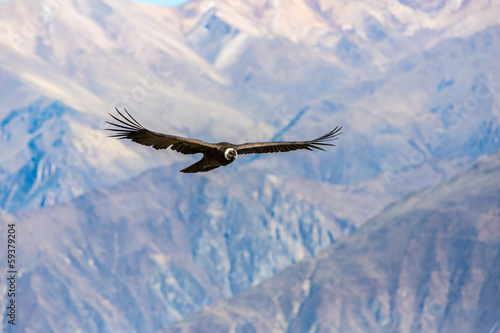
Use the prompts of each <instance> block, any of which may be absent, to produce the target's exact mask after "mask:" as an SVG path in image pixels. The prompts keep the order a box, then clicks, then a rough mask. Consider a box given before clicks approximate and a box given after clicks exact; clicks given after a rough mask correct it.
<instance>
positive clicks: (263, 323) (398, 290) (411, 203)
mask: <svg viewBox="0 0 500 333" xmlns="http://www.w3.org/2000/svg"><path fill="white" fill-rule="evenodd" d="M499 177H500V153H496V154H495V155H493V156H491V157H489V158H486V159H483V160H481V162H479V163H478V164H477V165H475V166H474V167H472V168H471V169H469V170H467V172H465V173H464V174H462V175H460V176H458V177H455V178H454V179H452V180H450V181H448V182H446V183H444V184H441V185H439V186H435V187H430V188H428V189H425V190H423V191H421V192H418V193H415V194H413V195H411V196H409V197H407V198H405V199H403V200H402V201H399V202H397V203H395V204H393V205H391V206H390V207H388V208H386V209H384V211H383V212H382V213H381V214H379V215H377V216H376V217H375V218H373V219H372V220H370V221H368V222H367V223H366V224H365V225H364V226H363V227H362V228H360V229H359V230H357V231H356V232H355V233H354V234H352V235H350V236H347V237H345V238H343V239H342V240H340V241H338V242H337V243H335V244H334V245H332V246H330V247H329V248H328V249H327V250H326V251H325V252H323V253H321V254H320V255H318V256H317V257H316V258H314V259H311V260H308V261H305V262H303V263H300V264H296V265H294V266H292V267H290V268H288V269H286V270H284V271H283V272H280V273H278V274H276V275H275V276H274V277H273V278H271V279H270V280H268V281H266V282H264V283H262V284H260V285H258V286H255V287H254V288H252V289H251V290H249V291H246V292H244V293H242V294H240V295H238V296H236V297H234V298H232V299H230V300H228V301H222V302H219V303H217V304H214V305H212V306H209V307H208V308H206V309H204V310H203V311H201V312H200V313H198V314H196V315H194V316H192V317H190V318H188V319H186V320H185V321H182V322H180V323H178V324H176V325H174V326H172V327H170V328H168V329H166V330H164V331H163V332H176V333H182V332H186V333H187V332H193V333H194V332H208V331H209V332H290V333H291V332H297V333H298V332H301V333H303V332H491V333H493V332H498V331H499V329H500V320H499V317H498V313H500V190H499V184H498V182H496V181H495V180H497V179H499Z"/></svg>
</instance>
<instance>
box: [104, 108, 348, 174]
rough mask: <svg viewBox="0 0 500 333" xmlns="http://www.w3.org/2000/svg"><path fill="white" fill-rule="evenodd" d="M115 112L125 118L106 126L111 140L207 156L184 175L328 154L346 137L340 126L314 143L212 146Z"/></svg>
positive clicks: (224, 144)
mask: <svg viewBox="0 0 500 333" xmlns="http://www.w3.org/2000/svg"><path fill="white" fill-rule="evenodd" d="M115 110H116V111H117V112H118V114H119V115H120V116H121V118H119V117H118V116H113V115H112V114H111V113H110V114H109V115H110V116H111V117H112V118H113V119H114V120H116V121H117V122H118V123H111V122H109V121H107V122H106V123H108V124H109V125H111V126H114V127H113V128H108V129H107V130H108V131H112V132H114V133H115V134H114V135H110V136H111V137H117V138H118V139H129V140H132V141H133V142H137V143H140V144H141V145H145V146H152V147H153V148H155V149H167V148H168V147H171V148H172V150H175V151H176V152H179V153H181V154H203V158H202V159H201V160H199V161H198V162H196V163H195V164H193V165H191V166H189V167H187V168H185V169H183V170H181V172H184V173H195V172H206V171H210V170H213V169H215V168H218V167H220V166H226V165H228V164H230V163H232V162H234V161H235V160H236V158H237V157H238V154H263V153H278V152H287V151H292V150H297V149H306V150H310V151H312V150H313V149H319V150H323V151H325V150H324V149H323V148H321V146H335V145H334V144H332V143H329V142H331V141H332V140H336V139H337V138H338V136H339V135H340V134H342V133H340V130H341V129H342V127H341V126H337V127H335V128H334V129H333V130H332V131H331V132H329V133H327V134H325V135H323V136H321V137H319V138H317V139H314V140H310V141H276V142H248V143H243V144H240V145H235V144H232V143H229V142H219V143H208V142H204V141H201V140H196V139H189V138H183V137H179V136H174V135H169V134H162V133H157V132H153V131H150V130H148V129H147V128H145V127H143V126H142V125H141V124H140V123H139V122H138V121H137V120H135V119H134V117H132V116H131V115H130V113H128V111H127V110H126V109H125V113H126V114H127V116H128V117H127V116H125V115H124V114H123V113H121V112H120V111H118V109H116V108H115Z"/></svg>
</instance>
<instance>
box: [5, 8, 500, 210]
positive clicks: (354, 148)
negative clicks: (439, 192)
mask: <svg viewBox="0 0 500 333" xmlns="http://www.w3.org/2000/svg"><path fill="white" fill-rule="evenodd" d="M433 4H434V2H429V3H427V2H424V1H422V2H418V4H409V3H406V2H392V1H382V2H379V3H376V4H375V3H374V2H371V1H359V2H357V3H356V4H348V3H344V2H342V1H338V2H334V3H331V2H329V1H302V0H300V1H299V0H294V1H291V0H290V1H288V2H273V3H270V2H260V1H250V2H245V3H244V4H243V3H234V1H217V2H211V1H201V0H200V1H192V2H190V3H188V4H186V5H184V6H181V7H177V8H166V7H165V8H157V7H154V6H149V5H144V4H136V3H128V2H122V1H117V0H93V1H91V2H85V3H82V2H73V1H64V2H61V1H56V2H54V3H53V4H41V3H39V2H38V1H32V0H25V1H6V2H2V4H1V7H0V32H2V33H0V50H1V52H0V54H1V57H2V58H1V61H0V73H1V75H0V87H1V89H0V91H1V92H0V94H2V95H1V98H0V118H2V119H3V121H6V120H8V119H10V118H12V117H14V115H16V114H22V113H24V112H26V111H24V110H26V109H27V108H28V109H31V110H32V111H31V113H32V114H34V115H35V116H34V119H37V118H36V117H37V116H36V114H44V112H45V111H44V109H45V105H59V107H60V108H63V109H64V110H74V111H76V112H77V113H81V114H82V115H81V116H79V117H73V118H72V120H71V121H70V122H69V123H67V124H68V125H67V126H66V127H65V130H64V132H65V135H66V137H67V138H66V139H65V140H63V142H64V143H65V144H64V145H62V146H61V147H60V149H61V151H63V154H59V155H58V156H52V157H51V158H50V159H49V158H48V159H47V161H46V162H45V165H46V166H47V168H48V169H50V170H54V172H52V173H49V174H48V176H47V177H46V178H45V179H35V180H33V186H32V185H31V184H26V186H24V187H22V188H19V187H18V188H15V185H14V183H15V181H13V179H22V178H29V177H30V174H35V175H36V174H39V173H37V170H38V169H39V167H38V164H37V163H35V162H34V161H37V159H38V157H37V156H39V155H40V154H43V153H44V151H41V152H40V151H38V150H36V149H33V144H31V146H30V142H33V140H35V141H36V140H42V141H44V142H50V141H51V140H52V139H51V138H50V136H51V133H52V132H51V128H50V127H49V126H50V125H49V123H43V122H42V124H41V125H40V126H39V128H38V130H37V131H34V132H29V131H28V132H26V131H25V129H24V128H23V127H22V126H21V127H20V128H19V129H16V130H18V131H19V135H22V136H24V137H25V139H24V140H20V141H13V139H11V136H9V135H6V134H5V133H9V131H10V132H11V131H12V129H8V128H2V135H1V140H0V148H1V150H2V151H7V150H8V151H9V154H10V155H12V156H17V158H16V159H15V160H13V161H11V160H8V159H4V160H2V163H1V165H0V188H2V191H4V195H3V199H2V203H1V208H2V209H3V210H5V211H6V212H14V211H17V210H20V209H21V210H22V209H32V208H35V207H40V206H43V205H47V204H54V203H57V202H63V201H66V200H68V199H70V198H71V197H74V196H75V195H78V194H81V193H84V192H86V191H89V190H91V189H93V188H96V187H102V186H106V185H111V184H115V183H117V182H118V181H121V180H125V179H129V178H130V177H133V176H136V175H137V174H139V173H140V172H143V171H145V170H146V169H148V168H151V167H158V166H160V165H164V166H165V165H170V164H172V163H175V162H177V161H180V160H181V157H180V156H177V155H176V154H157V153H156V152H154V151H152V150H148V149H145V148H143V147H136V146H135V145H128V144H126V143H125V144H123V143H121V142H115V141H111V140H109V139H106V138H105V137H104V135H103V133H102V128H103V127H105V125H104V120H105V119H106V118H107V113H108V112H110V111H112V110H113V108H114V107H115V106H118V107H127V108H128V109H129V111H131V112H132V113H133V114H134V115H135V116H136V118H138V119H139V120H140V121H141V122H143V123H144V124H145V125H147V126H149V127H153V128H154V129H155V130H158V131H166V132H170V133H174V134H178V135H186V136H194V137H198V138H200V139H204V140H206V141H211V142H219V141H234V142H244V141H248V140H260V141H262V140H268V139H272V138H274V139H282V138H286V139H289V140H293V139H298V140H300V139H304V138H309V137H311V138H312V137H316V136H317V135H318V133H322V132H326V131H328V130H329V129H330V128H331V127H333V126H335V125H337V124H340V125H343V126H344V129H345V133H346V135H345V137H346V138H348V140H345V141H346V142H344V143H343V144H341V145H339V147H338V149H337V150H336V151H335V153H333V154H332V153H330V154H328V155H324V154H322V155H310V156H308V157H307V158H306V159H304V160H303V161H301V162H300V163H299V164H295V165H294V167H293V168H288V169H286V170H283V171H284V172H285V173H287V174H289V175H290V179H304V178H305V179H309V180H311V181H313V182H314V183H315V186H319V184H325V183H326V184H334V185H335V184H336V185H338V184H341V185H349V186H356V187H357V186H361V187H363V188H369V189H370V190H372V191H376V189H377V188H379V187H381V186H385V187H386V191H385V194H383V195H381V196H380V197H381V199H382V200H383V201H384V202H390V201H392V200H394V196H396V197H397V196H400V195H404V194H406V193H408V192H411V191H413V190H415V189H418V188H422V187H423V186H426V185H428V184H432V183H436V182H439V181H442V180H444V179H447V178H449V177H450V176H452V175H454V174H456V173H457V172H459V171H460V170H463V169H464V168H466V167H467V166H469V165H470V164H471V163H473V161H474V160H475V159H476V158H477V157H478V156H480V155H482V154H490V153H491V152H493V151H495V150H496V149H498V148H499V147H500V140H499V122H498V118H499V111H498V110H499V108H498V91H499V89H500V88H499V84H500V83H499V82H500V80H499V77H500V72H498V68H497V66H495V64H496V59H498V56H499V55H500V50H499V48H498V45H500V43H499V42H498V40H499V36H500V32H499V28H498V18H497V17H498V15H496V13H498V11H499V8H498V4H497V3H490V2H488V1H476V2H468V1H463V2H456V1H440V2H439V6H437V5H433ZM479 18H480V19H479ZM54 101H55V103H56V104H52V103H53V102H54ZM55 109H57V107H55ZM47 112H49V111H47ZM47 112H45V113H47ZM68 112H70V111H68ZM49 113H50V112H49ZM53 114H54V116H55V119H56V120H55V121H57V122H60V123H64V122H65V121H66V120H64V119H59V118H64V117H66V115H65V112H62V113H61V112H58V111H57V110H55V111H54V112H53ZM63 114H64V116H63ZM16 126H17V125H16ZM38 135H39V136H40V138H38V139H37V136H38ZM44 136H47V138H44ZM44 149H45V150H46V149H49V148H43V149H42V150H44ZM116 152H119V154H117V153H116ZM359 152H363V153H362V154H360V153H359ZM49 155H50V154H49ZM62 156H75V159H76V158H78V159H82V160H92V163H91V164H92V165H91V167H89V166H88V164H87V163H82V164H81V165H77V166H76V167H74V168H72V169H73V170H74V171H75V173H77V174H78V175H77V176H76V177H75V181H74V182H71V185H69V184H68V183H67V182H66V180H65V178H64V177H58V176H57V174H58V173H60V172H63V171H62V169H64V168H66V169H67V168H68V166H70V165H71V163H72V161H67V160H66V159H65V158H63V157H62ZM347 157H349V159H348V160H346V158H347ZM291 161H294V162H295V157H294V156H290V155H285V156H283V157H282V158H280V159H263V160H260V159H258V160H252V163H250V164H249V166H248V168H250V169H259V170H270V169H272V168H276V167H278V165H279V166H280V167H281V166H282V165H283V164H284V165H290V162H291ZM108 170H113V172H112V173H111V172H108ZM42 174H43V173H42ZM422 178H425V179H426V180H425V181H421V180H420V179H422ZM23 181H24V180H23ZM43 182H46V183H47V184H48V185H47V186H36V185H34V184H40V183H43ZM49 183H50V184H49ZM54 188H57V189H60V190H57V191H53V189H54ZM5 192H15V193H16V194H15V195H13V196H12V197H11V199H8V198H7V197H8V195H7V194H5ZM376 212H377V211H373V212H371V214H370V215H368V216H365V218H368V217H370V216H373V214H375V213H376Z"/></svg>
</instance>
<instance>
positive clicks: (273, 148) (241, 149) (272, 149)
mask: <svg viewBox="0 0 500 333" xmlns="http://www.w3.org/2000/svg"><path fill="white" fill-rule="evenodd" d="M341 129H342V126H337V127H335V128H334V129H333V131H331V132H330V133H328V134H325V135H323V136H321V137H319V138H317V139H315V140H311V141H291V142H280V141H278V142H249V143H244V144H241V145H237V146H236V147H235V149H236V151H237V152H238V154H263V153H279V152H287V151H292V150H297V149H307V150H313V149H319V150H323V151H325V150H324V149H323V148H321V147H320V146H335V145H334V144H332V143H328V142H330V141H332V140H336V139H337V138H338V136H339V135H340V134H342V133H340V130H341Z"/></svg>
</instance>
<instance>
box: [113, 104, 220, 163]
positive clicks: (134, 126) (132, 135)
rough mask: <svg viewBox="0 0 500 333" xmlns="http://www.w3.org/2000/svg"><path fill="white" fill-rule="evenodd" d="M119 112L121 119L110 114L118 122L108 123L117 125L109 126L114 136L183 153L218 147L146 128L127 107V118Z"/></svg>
mask: <svg viewBox="0 0 500 333" xmlns="http://www.w3.org/2000/svg"><path fill="white" fill-rule="evenodd" d="M115 110H116V111H117V112H118V114H119V115H120V116H121V117H122V119H119V118H117V117H115V116H113V115H112V114H111V113H110V114H109V115H110V116H111V117H113V119H114V120H116V121H117V122H118V123H116V124H115V123H110V122H109V121H107V122H106V123H108V124H110V125H112V126H115V127H114V128H107V130H108V131H113V132H115V133H116V134H114V135H110V136H112V137H117V138H118V139H130V140H132V141H134V142H137V143H140V144H141V145H145V146H152V147H153V148H155V149H167V148H168V147H171V148H172V150H175V151H177V152H179V153H182V154H198V153H203V152H205V151H207V150H209V149H214V148H217V147H216V146H215V145H213V144H211V143H207V142H204V141H201V140H196V139H188V138H182V137H179V136H174V135H168V134H162V133H157V132H153V131H150V130H148V129H146V128H144V127H143V126H142V125H141V124H139V122H138V121H137V120H135V119H134V117H132V116H131V115H130V113H128V111H127V110H126V109H125V112H126V113H127V115H128V116H129V118H127V117H126V116H124V115H123V114H122V113H120V111H118V109H116V108H115Z"/></svg>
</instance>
